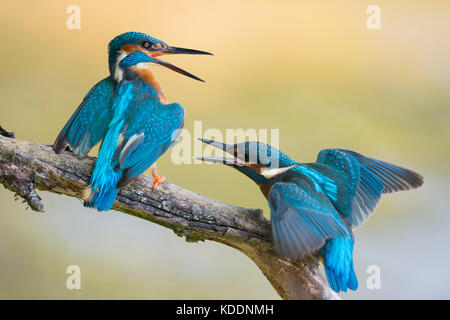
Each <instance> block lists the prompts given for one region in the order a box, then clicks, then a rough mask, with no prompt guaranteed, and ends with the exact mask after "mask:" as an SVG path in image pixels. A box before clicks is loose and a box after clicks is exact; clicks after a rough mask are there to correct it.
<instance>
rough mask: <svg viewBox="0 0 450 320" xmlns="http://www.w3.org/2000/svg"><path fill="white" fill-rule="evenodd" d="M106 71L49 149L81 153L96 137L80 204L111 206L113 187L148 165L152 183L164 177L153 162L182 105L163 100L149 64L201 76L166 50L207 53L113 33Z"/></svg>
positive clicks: (173, 135) (175, 128) (177, 123)
mask: <svg viewBox="0 0 450 320" xmlns="http://www.w3.org/2000/svg"><path fill="white" fill-rule="evenodd" d="M108 53H109V60H108V61H109V71H110V75H109V76H108V77H106V78H105V79H103V80H101V81H100V82H99V83H97V84H96V85H95V86H94V87H93V88H92V89H91V90H90V91H89V92H88V94H87V95H86V97H85V98H84V99H83V101H82V102H81V104H80V106H79V107H78V109H77V110H76V111H75V113H74V114H73V115H72V117H71V118H70V119H69V121H68V122H67V123H66V125H65V126H64V128H63V129H62V131H61V133H60V134H59V135H58V137H57V138H56V141H55V143H54V145H53V150H54V151H55V152H56V153H61V152H62V151H64V150H65V149H66V147H70V148H71V150H72V151H73V153H74V154H76V155H78V156H80V157H84V156H85V155H86V154H87V153H88V152H89V151H90V150H91V149H92V147H94V146H95V145H96V144H97V143H99V142H100V141H102V143H101V147H100V151H99V155H98V158H97V161H96V162H95V167H94V170H93V172H92V176H91V180H90V184H89V187H88V188H87V189H86V192H85V202H84V205H85V206H87V207H92V208H96V209H98V210H99V211H106V210H109V209H111V207H112V206H113V203H114V200H115V199H116V196H117V194H118V190H119V189H120V188H121V187H123V186H125V185H126V184H127V183H128V182H130V181H131V180H133V179H135V178H137V177H138V176H139V175H141V174H142V173H144V172H145V171H146V170H147V169H149V168H150V167H151V170H152V175H153V178H154V179H155V183H154V185H153V187H154V188H156V187H157V186H158V184H160V183H162V182H163V181H164V177H160V176H158V175H157V174H156V170H155V162H156V160H157V159H158V158H159V157H161V156H162V155H163V154H164V152H166V150H167V149H168V148H169V147H170V146H171V145H172V144H173V143H174V142H175V141H176V139H177V138H178V135H179V133H180V130H181V129H182V127H183V123H184V109H183V107H182V106H181V105H180V104H179V103H168V100H167V98H166V96H165V94H164V92H163V90H162V88H161V85H160V83H159V82H158V80H157V79H156V77H155V76H154V74H153V72H152V71H153V67H154V66H157V65H159V66H163V67H166V68H169V69H171V70H173V71H175V72H178V73H180V74H183V75H185V76H188V77H190V78H193V79H196V80H199V81H203V80H201V79H200V78H198V77H196V76H194V75H193V74H191V73H189V72H187V71H184V70H182V69H180V68H178V67H176V66H174V65H172V64H170V63H168V62H165V61H163V60H160V59H158V57H159V56H162V55H168V54H201V55H204V54H207V55H210V53H208V52H204V51H198V50H192V49H184V48H178V47H172V46H168V45H167V44H166V43H164V42H163V41H161V40H158V39H155V38H153V37H151V36H149V35H146V34H144V33H139V32H127V33H124V34H121V35H119V36H117V37H115V38H114V39H113V40H112V41H111V42H110V43H109V47H108Z"/></svg>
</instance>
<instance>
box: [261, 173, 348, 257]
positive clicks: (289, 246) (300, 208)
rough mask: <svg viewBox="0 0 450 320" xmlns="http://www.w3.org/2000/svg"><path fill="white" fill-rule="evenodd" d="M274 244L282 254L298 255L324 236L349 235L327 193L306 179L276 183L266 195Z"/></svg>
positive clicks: (318, 243)
mask: <svg viewBox="0 0 450 320" xmlns="http://www.w3.org/2000/svg"><path fill="white" fill-rule="evenodd" d="M268 200H269V206H270V210H271V216H272V232H273V238H274V242H275V247H276V249H277V251H278V253H279V254H280V256H282V257H289V258H291V259H301V258H303V257H305V256H306V255H308V254H310V253H312V252H314V251H317V250H318V249H320V248H321V247H322V246H323V245H324V244H325V241H326V240H327V239H330V238H335V237H348V236H349V234H348V230H347V228H346V226H345V225H344V222H343V221H342V220H341V219H340V217H339V214H338V213H337V212H336V210H335V209H334V207H333V205H332V204H331V203H330V202H329V200H328V198H327V196H326V195H325V194H323V193H321V192H317V191H316V190H315V188H314V187H313V185H312V183H311V182H310V181H309V179H308V180H307V179H305V180H301V181H299V182H297V184H294V183H282V182H278V183H276V184H275V185H274V186H273V187H272V189H271V191H270V193H269V196H268Z"/></svg>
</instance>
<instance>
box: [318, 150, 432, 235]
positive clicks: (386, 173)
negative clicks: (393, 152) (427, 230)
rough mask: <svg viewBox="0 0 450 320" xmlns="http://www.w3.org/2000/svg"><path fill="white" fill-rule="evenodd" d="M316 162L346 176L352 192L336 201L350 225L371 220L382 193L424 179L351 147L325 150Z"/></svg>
mask: <svg viewBox="0 0 450 320" xmlns="http://www.w3.org/2000/svg"><path fill="white" fill-rule="evenodd" d="M317 162H318V163H322V164H326V165H328V166H331V167H333V168H334V169H335V170H337V171H339V172H341V173H342V174H343V175H344V176H345V177H346V182H345V183H346V184H347V185H349V186H350V188H349V190H350V191H349V192H347V193H340V194H339V195H338V200H337V201H336V202H333V204H334V205H335V206H336V208H337V209H338V210H339V212H341V213H342V214H343V215H344V217H345V219H346V221H347V223H348V224H350V225H351V226H359V225H361V224H362V223H364V222H365V221H366V220H367V219H368V217H369V216H370V215H371V213H372V212H373V211H374V210H375V207H376V206H377V204H378V202H379V200H380V198H381V195H382V194H383V193H388V192H393V191H400V190H408V189H410V188H416V187H418V186H420V185H422V182H423V179H422V177H421V176H420V175H418V174H417V173H414V172H412V171H410V170H407V169H403V168H400V167H397V166H395V165H393V164H390V163H387V162H383V161H380V160H375V159H372V158H368V157H365V156H363V155H361V154H359V153H356V152H354V151H350V150H343V149H326V150H322V151H321V152H320V153H319V155H318V157H317ZM348 204H350V205H351V206H350V207H349V206H348Z"/></svg>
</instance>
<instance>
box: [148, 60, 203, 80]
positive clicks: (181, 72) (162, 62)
mask: <svg viewBox="0 0 450 320" xmlns="http://www.w3.org/2000/svg"><path fill="white" fill-rule="evenodd" d="M152 59H153V62H154V63H156V64H158V65H160V66H163V67H166V68H169V69H170V70H172V71H175V72H178V73H180V74H182V75H185V76H186V77H189V78H192V79H195V80H198V81H201V82H205V80H202V79H200V78H199V77H197V76H194V75H193V74H192V73H189V72H187V71H185V70H183V69H181V68H178V67H175V66H174V65H173V64H170V63H168V62H166V61H162V60H159V59H156V58H152Z"/></svg>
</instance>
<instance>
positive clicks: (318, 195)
mask: <svg viewBox="0 0 450 320" xmlns="http://www.w3.org/2000/svg"><path fill="white" fill-rule="evenodd" d="M200 140H201V141H203V142H205V143H207V144H210V145H213V146H215V147H217V148H220V149H222V150H224V151H225V152H226V153H228V154H231V155H232V156H233V157H232V158H229V157H228V158H223V157H202V158H200V159H201V160H204V161H209V162H216V163H222V164H225V165H228V166H231V167H233V168H235V169H237V170H239V171H240V172H242V173H243V174H245V175H246V176H247V177H249V178H250V179H252V180H253V181H254V182H256V183H257V185H258V186H259V187H260V189H261V191H262V193H263V194H264V196H265V197H266V199H267V200H268V202H269V207H270V210H271V218H272V235H273V240H274V244H275V248H276V249H277V252H278V253H279V255H280V256H282V257H287V258H290V259H294V260H296V259H302V258H304V257H305V256H307V255H309V254H314V255H316V256H318V257H319V258H320V259H321V260H322V262H323V264H324V269H325V274H326V277H327V280H328V283H329V285H330V287H331V288H332V289H333V290H334V291H336V292H339V291H345V292H346V291H347V290H348V289H351V290H356V289H357V288H358V280H357V278H356V274H355V270H354V267H353V245H354V237H353V232H352V228H354V227H356V226H359V225H361V224H362V223H363V222H364V221H366V220H367V218H368V217H369V216H370V215H371V213H372V212H373V211H374V210H375V207H376V205H377V204H378V202H379V200H380V198H381V195H382V194H384V193H391V192H396V191H401V190H409V189H413V188H417V187H420V186H421V185H422V184H423V178H422V177H421V176H420V175H419V174H417V173H415V172H413V171H410V170H408V169H404V168H401V167H398V166H396V165H393V164H390V163H387V162H384V161H380V160H375V159H372V158H369V157H366V156H363V155H362V154H359V153H357V152H354V151H350V150H343V149H326V150H322V151H321V152H320V153H319V155H318V157H317V160H316V162H314V163H299V162H297V161H295V160H293V159H291V158H290V157H288V156H287V155H286V154H285V153H283V152H281V151H280V150H278V149H276V148H274V147H272V146H270V145H267V144H265V143H260V142H244V143H238V144H234V145H232V144H226V143H222V142H217V141H213V140H208V139H200Z"/></svg>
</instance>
